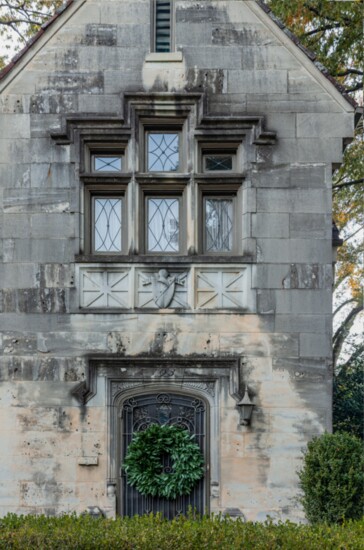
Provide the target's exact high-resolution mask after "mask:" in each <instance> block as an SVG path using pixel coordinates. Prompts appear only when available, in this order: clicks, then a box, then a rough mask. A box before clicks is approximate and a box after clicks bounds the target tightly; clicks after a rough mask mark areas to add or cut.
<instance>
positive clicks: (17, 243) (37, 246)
mask: <svg viewBox="0 0 364 550" xmlns="http://www.w3.org/2000/svg"><path fill="white" fill-rule="evenodd" d="M4 245H5V250H4V262H11V263H13V262H40V263H46V262H55V263H64V262H67V261H68V262H70V261H72V259H73V257H74V250H73V245H72V239H49V240H48V239H38V240H35V239H4Z"/></svg>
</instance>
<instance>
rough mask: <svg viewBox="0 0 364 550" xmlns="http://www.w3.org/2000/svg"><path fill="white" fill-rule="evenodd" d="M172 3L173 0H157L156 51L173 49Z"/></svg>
mask: <svg viewBox="0 0 364 550" xmlns="http://www.w3.org/2000/svg"><path fill="white" fill-rule="evenodd" d="M171 4H172V2H171V1H167V0H155V29H154V34H155V44H154V49H155V51H156V52H161V53H168V52H170V51H172V44H171V42H172V39H171V12H172V6H171Z"/></svg>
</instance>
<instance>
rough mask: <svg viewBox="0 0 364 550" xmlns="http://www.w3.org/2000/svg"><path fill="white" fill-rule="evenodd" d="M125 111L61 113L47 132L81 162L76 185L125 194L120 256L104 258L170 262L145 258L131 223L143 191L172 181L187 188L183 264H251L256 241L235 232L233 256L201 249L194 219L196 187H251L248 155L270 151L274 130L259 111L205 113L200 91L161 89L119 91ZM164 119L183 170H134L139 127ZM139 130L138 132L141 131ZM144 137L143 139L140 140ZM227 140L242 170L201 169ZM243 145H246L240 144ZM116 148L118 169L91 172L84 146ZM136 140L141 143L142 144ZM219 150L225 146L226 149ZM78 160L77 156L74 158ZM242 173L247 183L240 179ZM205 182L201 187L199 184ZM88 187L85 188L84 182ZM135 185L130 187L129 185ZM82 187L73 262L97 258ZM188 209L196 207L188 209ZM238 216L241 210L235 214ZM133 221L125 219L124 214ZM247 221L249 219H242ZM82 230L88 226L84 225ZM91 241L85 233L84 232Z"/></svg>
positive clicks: (260, 158) (259, 157) (260, 157)
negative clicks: (205, 155) (177, 142)
mask: <svg viewBox="0 0 364 550" xmlns="http://www.w3.org/2000/svg"><path fill="white" fill-rule="evenodd" d="M122 101H123V106H124V108H123V112H124V118H123V117H122V116H121V117H120V116H110V117H94V116H92V115H75V116H72V117H67V116H66V117H64V118H63V119H62V120H61V127H60V128H59V129H57V130H54V131H52V132H51V137H52V139H53V140H54V141H55V142H56V144H58V145H61V146H65V145H71V148H72V151H73V152H72V155H73V158H74V162H76V164H77V163H79V172H80V181H81V187H83V189H84V188H87V187H88V186H92V185H94V186H95V188H96V186H100V190H102V189H103V188H104V189H106V186H107V185H111V186H115V184H116V185H118V186H120V188H121V189H122V192H123V193H125V199H126V204H127V214H128V218H127V219H128V223H127V225H128V229H129V234H128V243H127V246H126V248H125V250H126V254H127V255H125V256H123V255H118V254H115V255H112V254H111V255H107V254H105V255H102V261H103V262H115V261H117V262H134V261H141V262H145V263H149V262H151V261H152V262H154V261H155V260H158V261H159V260H161V261H162V262H167V263H168V262H169V261H170V259H171V258H170V259H169V258H168V256H167V255H163V256H161V257H159V258H156V257H154V256H153V257H150V256H148V255H145V253H144V252H143V239H142V238H141V234H140V227H138V224H135V223H134V219H133V213H132V211H131V206H132V204H133V208H134V209H135V207H136V208H139V207H140V204H142V197H143V193H146V192H147V193H148V192H150V190H151V189H157V190H158V192H165V191H167V190H169V189H171V186H172V187H173V190H174V192H181V193H182V194H186V195H187V198H188V200H187V204H188V207H186V212H187V214H188V215H189V216H190V217H189V219H188V220H187V221H186V231H187V234H188V241H187V243H186V247H185V255H184V254H181V255H180V256H179V257H178V259H179V261H181V262H182V263H190V264H191V263H196V262H197V263H198V262H205V261H207V262H209V261H210V262H211V263H216V262H219V261H225V259H226V258H227V257H229V261H230V260H231V261H239V262H242V263H245V262H247V263H252V262H254V261H255V252H254V249H255V247H254V246H253V243H252V239H251V236H250V234H244V235H243V234H242V233H241V231H240V230H239V231H240V233H239V235H241V237H240V236H239V242H240V243H241V242H243V245H242V247H241V248H240V247H239V248H240V249H237V250H236V252H234V253H233V254H231V255H226V254H225V255H202V254H201V252H202V247H201V232H200V231H199V228H198V224H197V223H196V218H197V217H198V215H197V210H196V209H198V204H199V201H200V200H201V195H200V190H204V191H206V186H208V187H210V188H211V189H210V188H209V189H208V192H211V193H212V192H214V193H218V192H221V190H223V193H226V192H231V194H232V195H235V194H236V193H237V189H239V191H238V192H239V193H240V192H241V193H242V195H243V191H244V190H249V189H248V188H249V169H250V165H251V162H258V163H262V162H263V163H264V162H265V160H264V158H265V156H266V155H264V150H265V149H266V147H267V146H268V157H269V150H271V146H272V145H274V143H275V139H276V135H275V133H274V132H269V131H266V130H265V129H264V116H262V115H258V116H252V115H243V116H240V117H225V116H224V117H218V116H217V117H210V116H206V115H205V109H206V101H205V96H204V94H200V93H182V94H175V93H169V92H159V93H152V94H149V93H144V92H143V93H125V94H124V95H123V98H122ZM161 120H162V121H163V122H164V124H166V123H167V125H168V122H169V127H171V125H172V126H173V125H174V127H178V128H180V129H181V131H182V135H183V155H184V158H185V159H188V163H186V164H185V165H184V167H183V169H184V170H186V171H184V172H180V173H158V174H156V173H152V174H151V173H145V172H144V173H143V172H139V171H138V169H139V162H140V158H141V156H142V154H143V151H142V149H143V147H144V137H143V136H144V131H145V127H148V126H150V125H152V126H154V127H155V126H156V125H158V122H160V121H161ZM141 132H143V134H141ZM141 137H143V139H141ZM226 143H228V144H229V145H228V147H229V148H231V150H236V151H237V154H236V159H237V164H238V165H239V166H240V169H241V171H240V173H237V172H236V171H235V172H234V173H231V172H226V173H225V174H224V173H216V174H214V173H208V172H207V173H203V172H202V161H201V159H202V156H201V154H202V152H203V151H204V150H205V149H206V148H207V149H210V148H211V147H212V148H213V149H214V150H215V151H216V145H217V146H218V147H220V146H221V149H222V150H223V146H222V144H224V145H225V144H226ZM242 144H244V146H243V147H242ZM100 145H102V148H101V150H102V151H105V152H106V150H107V149H110V151H112V150H113V151H115V149H118V150H119V151H120V150H122V151H123V152H124V161H125V162H124V170H125V172H123V173H113V172H109V173H103V174H100V173H90V164H89V163H88V160H87V159H88V158H91V157H90V151H93V150H95V147H96V148H97V149H98V150H99V149H100ZM140 145H141V148H140ZM224 150H226V149H225V148H224ZM77 159H78V160H77ZM245 178H247V179H248V184H247V185H245ZM204 186H205V187H204ZM89 188H90V190H91V187H89ZM131 188H133V192H131V191H130V189H131ZM83 189H81V192H80V200H79V209H80V210H79V211H80V214H81V220H82V223H81V231H80V254H76V257H75V259H76V261H77V262H97V261H99V259H100V256H98V255H93V254H91V249H90V246H89V245H88V243H87V235H86V234H84V228H85V223H84V221H85V220H84V218H83V217H84V215H85V214H86V210H85V195H84V191H83ZM239 202H240V203H241V208H242V214H243V216H245V218H246V216H248V217H249V215H250V210H249V204H244V203H243V201H242V200H240V198H239ZM190 206H191V208H194V209H195V214H194V216H193V215H190V214H191V209H190ZM238 217H239V218H241V216H240V215H239V216H238ZM131 220H132V221H133V223H130V221H131ZM244 226H245V227H249V223H245V222H244ZM86 233H87V232H86ZM89 241H90V239H89Z"/></svg>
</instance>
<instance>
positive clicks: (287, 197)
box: [257, 189, 331, 214]
mask: <svg viewBox="0 0 364 550" xmlns="http://www.w3.org/2000/svg"><path fill="white" fill-rule="evenodd" d="M330 206H331V199H330V194H329V192H328V191H321V190H311V191H310V192H309V193H307V191H306V190H304V189H290V190H284V189H257V211H258V212H289V213H309V214H316V213H317V214H328V213H329V209H330ZM330 212H331V210H330Z"/></svg>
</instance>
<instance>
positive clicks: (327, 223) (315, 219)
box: [289, 213, 332, 239]
mask: <svg viewBox="0 0 364 550" xmlns="http://www.w3.org/2000/svg"><path fill="white" fill-rule="evenodd" d="M289 233H290V236H291V237H292V238H293V239H309V238H311V239H329V238H330V236H331V233H332V216H331V215H330V214H328V215H324V214H309V213H304V214H300V213H297V214H293V213H292V214H290V216H289Z"/></svg>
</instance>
